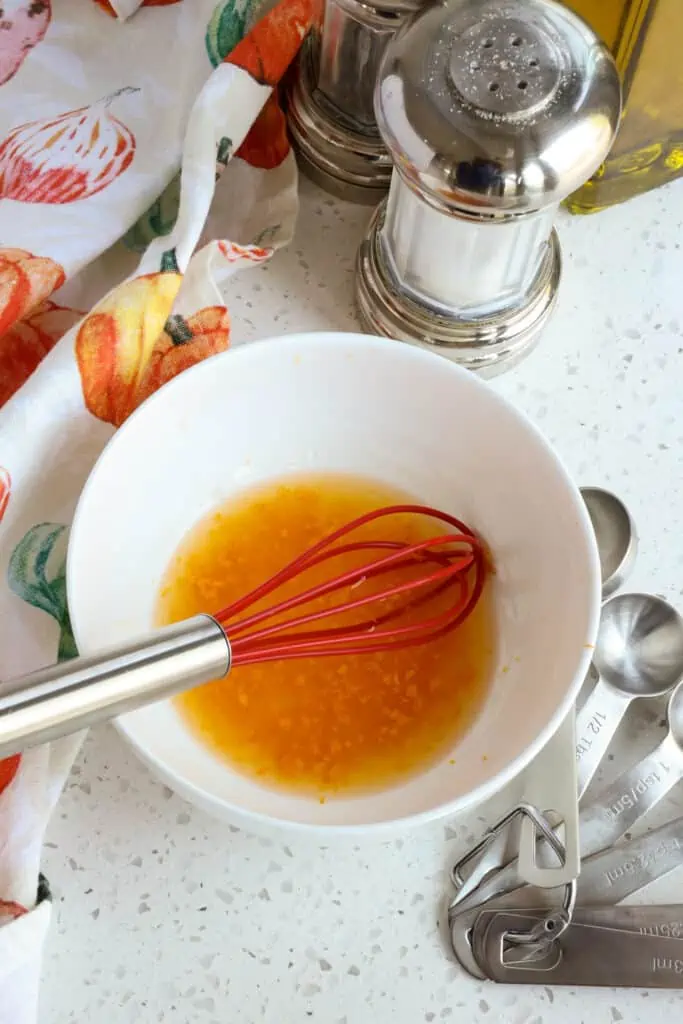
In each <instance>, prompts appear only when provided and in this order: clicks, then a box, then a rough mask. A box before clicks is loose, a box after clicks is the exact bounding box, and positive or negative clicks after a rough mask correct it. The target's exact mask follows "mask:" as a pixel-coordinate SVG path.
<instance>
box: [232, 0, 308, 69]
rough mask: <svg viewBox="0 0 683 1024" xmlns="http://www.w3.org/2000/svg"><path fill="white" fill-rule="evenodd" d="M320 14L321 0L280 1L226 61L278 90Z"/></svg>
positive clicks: (257, 23) (242, 40)
mask: <svg viewBox="0 0 683 1024" xmlns="http://www.w3.org/2000/svg"><path fill="white" fill-rule="evenodd" d="M319 11H320V0H280V2H279V3H278V4H276V5H275V7H273V9H272V10H270V11H269V12H268V14H265V15H264V16H263V17H262V18H261V19H260V20H259V21H257V22H256V24H255V25H254V26H253V28H252V29H251V30H250V32H249V34H248V35H246V36H245V37H244V38H243V39H241V40H240V42H239V43H238V44H237V46H236V47H235V48H234V50H232V52H231V53H230V54H229V55H228V56H227V57H226V58H225V60H226V61H227V62H228V63H229V64H234V65H236V67H240V68H244V70H245V71H248V72H249V74H250V75H251V77H252V78H254V79H255V80H256V81H257V82H259V83H260V84H261V85H269V86H271V87H272V88H275V86H277V84H278V82H279V81H280V79H281V78H282V76H283V75H284V73H285V71H286V70H287V68H288V67H289V65H290V64H291V62H292V61H293V60H294V57H295V56H296V54H297V52H298V50H299V47H300V46H301V43H302V42H303V39H304V37H305V35H306V33H307V32H308V30H309V28H310V27H311V24H313V23H314V22H315V21H316V20H317V16H318V14H319Z"/></svg>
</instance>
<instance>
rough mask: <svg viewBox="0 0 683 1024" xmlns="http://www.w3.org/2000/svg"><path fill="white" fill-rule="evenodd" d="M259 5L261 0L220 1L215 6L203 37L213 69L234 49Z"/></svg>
mask: <svg viewBox="0 0 683 1024" xmlns="http://www.w3.org/2000/svg"><path fill="white" fill-rule="evenodd" d="M261 3H262V0H221V2H220V3H219V4H218V5H217V6H216V8H215V9H214V12H213V14H212V15H211V20H210V21H209V24H208V26H207V29H206V36H205V41H206V52H207V53H208V55H209V60H210V61H211V63H212V65H213V66H214V67H215V68H217V67H218V65H219V64H221V63H222V62H223V61H224V60H225V58H226V57H227V56H228V54H229V53H232V51H233V50H234V49H235V47H236V46H237V44H238V43H239V41H240V39H241V38H242V37H243V36H244V34H245V32H246V31H247V28H248V27H250V26H251V23H252V15H253V13H254V11H255V9H257V8H258V7H260V6H261Z"/></svg>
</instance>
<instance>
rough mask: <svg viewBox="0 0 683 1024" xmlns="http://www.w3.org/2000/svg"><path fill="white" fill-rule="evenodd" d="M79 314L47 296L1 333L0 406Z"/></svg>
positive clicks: (71, 325)
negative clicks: (26, 314) (45, 299)
mask: <svg viewBox="0 0 683 1024" xmlns="http://www.w3.org/2000/svg"><path fill="white" fill-rule="evenodd" d="M82 316H83V314H82V313H81V312H79V311H78V310H76V309H69V308H67V307H66V306H58V305H57V304H56V303H55V302H52V301H50V300H49V299H48V300H47V302H42V303H41V304H40V305H39V306H37V307H36V309H34V310H33V312H32V313H29V314H28V316H26V317H24V318H23V320H19V321H18V322H17V323H15V324H14V325H13V326H12V327H10V329H9V330H8V331H5V333H4V334H2V335H0V409H2V407H3V405H4V404H5V402H8V401H9V399H10V398H11V397H12V395H13V394H14V393H15V392H16V391H18V390H19V388H20V387H21V386H22V384H24V383H25V381H27V380H28V379H29V377H30V376H31V374H32V373H33V371H34V370H35V369H36V368H37V367H38V365H39V364H40V363H41V362H42V361H43V359H44V358H45V356H46V355H47V354H48V352H49V351H50V349H52V348H54V346H55V345H56V344H57V342H58V341H59V339H60V338H61V337H62V335H63V334H66V332H67V331H68V330H70V329H71V328H72V327H73V326H74V324H75V323H77V322H78V320H80V318H81V317H82Z"/></svg>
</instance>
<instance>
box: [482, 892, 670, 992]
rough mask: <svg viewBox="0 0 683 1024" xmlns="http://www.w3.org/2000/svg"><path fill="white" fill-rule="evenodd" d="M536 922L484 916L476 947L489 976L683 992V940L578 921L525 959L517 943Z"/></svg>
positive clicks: (527, 917) (529, 917)
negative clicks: (543, 947)
mask: <svg viewBox="0 0 683 1024" xmlns="http://www.w3.org/2000/svg"><path fill="white" fill-rule="evenodd" d="M535 924H537V919H536V915H534V914H533V913H526V914H525V913H524V912H523V911H517V912H514V911H513V912H510V911H498V912H494V913H492V914H491V915H488V914H487V915H485V916H484V915H482V917H481V919H480V920H479V921H478V922H477V924H476V926H475V934H474V936H473V946H474V947H475V948H476V949H477V951H478V953H479V960H480V966H481V968H482V969H483V970H484V972H485V975H486V977H488V978H490V979H491V980H492V981H498V982H505V983H506V984H522V985H534V984H536V985H537V984H541V985H570V986H572V987H575V986H591V987H594V986H605V987H609V988H614V987H619V988H668V989H680V988H683V949H682V948H681V945H682V944H681V941H680V939H675V938H670V937H667V936H659V935H652V934H647V933H645V934H644V933H642V932H640V931H635V930H622V929H616V928H610V927H602V926H600V925H596V924H591V923H588V922H586V923H584V922H582V921H580V920H577V921H575V922H574V923H572V924H570V925H569V927H568V928H567V929H566V930H565V932H564V933H563V934H562V936H561V938H560V939H559V941H558V942H555V943H552V944H550V945H548V946H547V947H546V948H545V950H544V949H541V950H539V955H538V956H536V957H534V958H533V959H527V957H526V951H525V950H524V949H523V948H520V947H518V946H517V945H516V942H515V940H516V938H517V936H518V935H519V934H520V933H521V934H522V935H523V934H525V933H528V931H529V930H530V929H531V928H533V927H534V925H535Z"/></svg>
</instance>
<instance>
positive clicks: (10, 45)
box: [0, 0, 52, 85]
mask: <svg viewBox="0 0 683 1024" xmlns="http://www.w3.org/2000/svg"><path fill="white" fill-rule="evenodd" d="M51 17H52V10H51V4H50V0H4V2H3V4H2V7H1V8H0V85H4V84H5V82H9V80H10V78H11V77H12V76H13V75H15V74H16V73H17V71H18V70H19V68H20V67H21V65H22V64H23V63H24V61H25V60H26V58H27V57H28V55H29V53H30V52H31V50H32V49H33V47H34V46H35V45H36V44H37V43H39V42H40V40H41V39H42V38H43V36H44V35H45V33H46V32H47V29H48V25H49V24H50V19H51Z"/></svg>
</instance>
